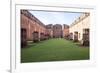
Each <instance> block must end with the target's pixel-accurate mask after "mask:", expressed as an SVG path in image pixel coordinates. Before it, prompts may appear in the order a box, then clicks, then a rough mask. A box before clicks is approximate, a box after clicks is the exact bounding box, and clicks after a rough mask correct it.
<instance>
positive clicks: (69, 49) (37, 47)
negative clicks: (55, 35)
mask: <svg viewBox="0 0 100 73" xmlns="http://www.w3.org/2000/svg"><path fill="white" fill-rule="evenodd" d="M86 59H89V47H83V46H79V45H77V43H74V42H72V41H68V40H65V39H50V40H46V41H41V42H39V43H29V44H28V46H27V47H26V48H22V49H21V62H22V63H26V62H44V61H64V60H66V61H67V60H86Z"/></svg>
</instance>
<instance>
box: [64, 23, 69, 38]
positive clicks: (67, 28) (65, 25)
mask: <svg viewBox="0 0 100 73" xmlns="http://www.w3.org/2000/svg"><path fill="white" fill-rule="evenodd" d="M63 37H64V38H65V39H69V25H67V24H63Z"/></svg>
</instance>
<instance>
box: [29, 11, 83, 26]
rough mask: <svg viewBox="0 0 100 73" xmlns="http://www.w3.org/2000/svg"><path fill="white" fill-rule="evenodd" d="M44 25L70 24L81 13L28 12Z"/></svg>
mask: <svg viewBox="0 0 100 73" xmlns="http://www.w3.org/2000/svg"><path fill="white" fill-rule="evenodd" d="M29 12H30V13H32V14H33V15H34V16H35V17H37V18H38V19H39V20H40V21H41V22H43V23H44V24H45V25H47V24H68V25H70V24H72V22H74V20H76V19H77V18H78V17H79V16H80V15H81V14H82V13H75V12H49V11H29Z"/></svg>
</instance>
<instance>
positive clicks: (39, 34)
mask: <svg viewBox="0 0 100 73" xmlns="http://www.w3.org/2000/svg"><path fill="white" fill-rule="evenodd" d="M46 31H47V29H46V28H45V25H44V24H43V23H42V22H41V21H40V20H38V19H37V18H36V17H35V16H34V15H32V14H31V13H30V12H29V11H27V10H21V44H22V45H26V44H27V41H33V42H37V41H40V40H42V39H44V38H45V35H46Z"/></svg>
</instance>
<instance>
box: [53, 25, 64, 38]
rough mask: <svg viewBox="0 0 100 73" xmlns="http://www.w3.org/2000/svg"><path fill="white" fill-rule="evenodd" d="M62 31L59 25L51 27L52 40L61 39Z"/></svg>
mask: <svg viewBox="0 0 100 73" xmlns="http://www.w3.org/2000/svg"><path fill="white" fill-rule="evenodd" d="M62 37H63V31H62V26H61V25H60V24H55V25H53V38H62Z"/></svg>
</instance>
